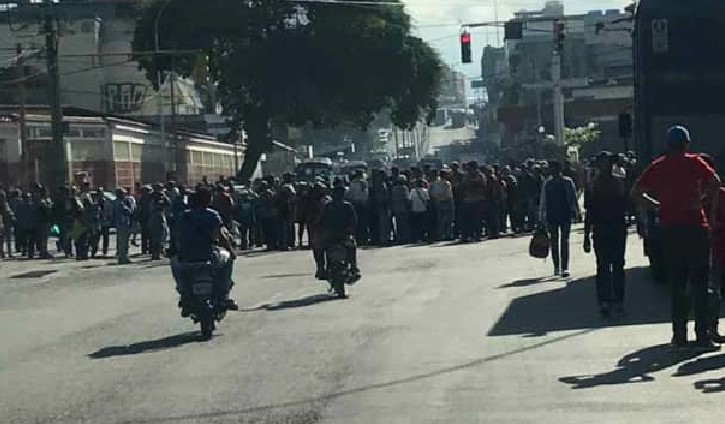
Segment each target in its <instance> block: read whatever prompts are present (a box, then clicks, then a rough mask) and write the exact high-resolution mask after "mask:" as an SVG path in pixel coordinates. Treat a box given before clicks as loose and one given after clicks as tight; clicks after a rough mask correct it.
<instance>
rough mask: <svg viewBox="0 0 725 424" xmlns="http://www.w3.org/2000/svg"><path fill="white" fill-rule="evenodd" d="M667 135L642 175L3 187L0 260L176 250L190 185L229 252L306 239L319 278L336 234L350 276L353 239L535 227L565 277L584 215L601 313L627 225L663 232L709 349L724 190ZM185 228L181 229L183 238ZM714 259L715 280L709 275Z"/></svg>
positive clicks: (433, 237) (631, 165)
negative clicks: (112, 247)
mask: <svg viewBox="0 0 725 424" xmlns="http://www.w3.org/2000/svg"><path fill="white" fill-rule="evenodd" d="M667 142H668V146H669V147H668V148H669V150H668V152H667V154H665V155H664V156H663V157H662V158H660V159H657V160H656V161H654V162H653V163H652V164H651V165H650V166H649V167H647V168H646V169H644V170H642V171H641V172H640V170H639V167H638V166H637V162H636V159H635V158H634V155H633V154H631V153H628V154H624V155H623V154H619V155H613V154H611V153H608V152H602V153H601V154H600V155H599V156H596V157H591V158H589V159H588V160H586V161H584V163H583V164H581V165H576V166H574V165H572V164H571V163H569V162H559V161H550V162H547V161H537V160H534V159H529V160H526V161H525V162H524V163H522V164H512V165H504V166H502V165H498V164H495V165H491V166H489V165H480V164H478V163H477V162H468V163H465V164H462V165H461V164H458V163H456V162H453V163H450V165H445V166H443V169H436V170H434V169H431V168H429V167H421V168H412V169H405V170H401V169H398V168H395V167H393V168H391V169H390V170H382V169H376V170H371V174H370V176H369V177H368V176H367V175H366V174H365V172H364V171H356V172H355V173H354V174H353V175H350V176H343V177H332V178H329V177H327V176H320V177H317V178H316V179H315V180H314V181H312V182H303V181H295V177H294V175H293V174H291V173H286V174H284V175H282V176H281V177H274V176H267V177H265V178H258V179H255V180H254V181H253V182H252V183H251V184H249V185H247V186H244V185H237V184H236V182H235V181H234V179H230V178H225V177H219V180H218V181H216V182H215V183H209V181H208V180H207V179H206V178H204V179H203V181H202V182H200V183H198V184H197V185H196V186H195V187H193V188H192V189H191V190H189V189H187V188H186V187H184V186H182V185H179V184H176V183H174V182H173V181H170V182H167V183H156V184H153V185H145V186H144V185H141V184H140V183H137V184H136V185H135V187H133V189H131V188H127V189H124V188H119V189H117V190H116V191H115V193H109V192H106V191H105V190H104V189H103V188H102V187H98V188H95V189H94V188H93V187H91V184H89V183H83V184H82V185H81V186H80V187H73V186H65V187H61V188H59V189H58V190H55V191H54V192H53V193H48V191H47V190H46V188H45V187H43V186H42V185H40V184H38V185H36V186H34V187H33V188H32V189H31V190H29V191H27V192H23V191H21V190H20V189H9V190H7V191H5V190H3V189H0V257H1V258H5V257H13V256H15V255H18V256H21V257H27V258H36V257H37V258H51V257H52V256H53V254H52V253H51V252H50V251H49V249H48V245H49V239H50V237H51V236H55V237H56V238H57V241H56V248H57V254H59V255H62V256H65V257H67V258H71V257H74V258H76V259H78V260H85V259H89V258H93V257H97V256H99V255H102V256H103V257H106V256H107V255H108V253H109V242H110V238H111V232H112V230H113V231H115V233H116V253H115V255H116V257H117V259H118V262H119V263H122V264H123V263H129V262H130V260H129V256H128V250H129V244H133V245H138V243H140V247H141V254H142V255H149V256H150V258H151V260H155V259H160V258H161V256H162V255H168V256H171V257H174V256H175V255H176V252H177V249H178V248H179V247H180V244H183V243H179V244H177V238H184V237H185V238H189V234H192V235H193V234H195V233H194V232H193V231H191V230H189V229H188V228H187V229H183V228H182V226H179V225H178V224H179V222H180V220H181V221H183V219H182V218H183V217H184V216H187V215H188V216H191V215H189V214H188V213H187V211H189V210H190V209H192V211H193V208H194V205H193V203H194V199H196V198H195V197H194V196H195V195H193V193H208V197H209V198H208V201H207V200H204V201H203V202H201V203H200V202H199V199H196V203H197V205H196V206H197V207H200V206H199V205H201V207H202V209H204V208H206V207H207V204H208V205H209V206H210V209H209V210H210V211H211V212H212V213H213V216H214V217H216V218H214V219H215V220H219V221H220V225H221V226H222V227H224V229H225V231H224V232H223V233H224V236H223V238H224V239H225V240H229V247H230V248H232V250H237V251H238V250H250V249H255V248H263V247H264V248H266V249H267V250H269V251H287V250H291V249H300V248H310V249H311V250H312V251H313V255H314V258H315V262H316V264H317V272H316V277H317V278H319V279H325V273H326V268H325V246H326V244H328V243H329V240H330V239H331V237H333V238H334V237H338V238H340V237H341V238H346V239H349V241H350V242H351V244H346V245H347V246H350V247H351V248H352V249H351V250H350V258H349V259H350V263H351V264H352V268H353V270H354V272H355V273H357V277H358V278H359V270H358V269H357V266H356V253H355V247H356V246H366V245H375V246H390V245H401V244H412V243H431V242H436V241H454V240H457V241H458V242H461V243H467V242H473V241H481V240H483V239H484V238H486V239H496V238H499V237H501V236H503V235H507V234H510V235H516V234H522V233H531V232H534V231H539V232H545V233H546V236H547V237H548V239H549V243H550V250H551V256H552V263H553V266H554V273H555V275H557V276H561V277H569V276H570V270H569V262H570V246H569V244H570V241H569V236H570V233H571V227H572V223H574V222H580V221H581V220H583V221H584V245H583V249H584V251H585V252H587V253H589V252H591V251H594V253H595V254H596V262H597V276H596V281H597V284H596V286H597V290H596V293H597V299H598V303H599V309H600V312H601V314H602V315H603V316H609V315H610V314H612V313H614V314H623V313H624V296H625V281H624V280H625V272H624V265H625V259H624V258H625V249H626V238H627V232H628V231H627V228H628V226H629V225H630V224H631V223H632V222H636V223H637V229H638V231H639V233H640V235H642V236H643V237H645V238H647V237H651V234H648V232H649V231H652V228H658V231H659V232H661V239H662V244H663V246H662V251H664V253H665V268H666V274H667V277H668V281H669V283H670V284H671V286H672V287H673V295H672V298H673V306H672V321H673V344H674V345H676V346H683V345H684V344H685V343H686V338H687V336H686V321H687V315H688V308H689V306H688V304H687V301H688V299H689V298H690V296H692V298H694V300H695V312H696V313H695V315H696V333H697V343H698V345H699V346H701V347H705V348H709V347H710V344H711V343H712V341H713V340H717V341H718V342H721V341H725V337H721V336H720V335H719V333H718V330H717V316H716V315H715V312H713V310H712V307H711V306H709V305H710V304H711V303H712V301H711V299H712V295H713V293H715V294H716V295H717V296H718V299H719V296H721V294H722V293H723V292H725V189H721V188H720V179H719V177H718V176H717V174H716V173H715V171H714V166H713V164H712V161H711V160H710V159H709V157H708V156H707V155H697V154H689V153H686V149H687V146H689V144H690V135H689V132H688V131H687V130H686V129H685V128H682V127H674V128H672V129H670V131H669V132H668V134H667ZM640 174H641V175H640ZM675 176H676V177H675ZM197 197H198V196H197ZM582 197H583V202H581V201H580V200H581V199H582ZM582 203H583V205H584V209H585V211H586V213H585V214H583V213H582V211H580V209H579V207H580V204H582ZM185 214H186V215H185ZM192 215H193V214H192ZM648 220H656V223H657V225H656V226H652V225H651V222H648ZM180 229H181V230H183V231H184V233H183V234H186V236H184V235H181V236H178V233H179V232H180ZM189 231H191V232H189ZM192 238H193V237H192ZM592 239H593V241H592ZM345 243H347V241H346V242H345ZM711 243H712V244H711ZM683 246H686V248H683ZM187 248H188V246H187ZM711 253H712V256H711ZM179 256H181V252H179ZM711 259H712V260H711ZM711 262H712V264H713V265H714V266H715V269H716V271H718V275H719V276H720V277H719V279H718V280H717V281H719V282H722V283H717V282H716V283H715V284H714V285H713V284H710V283H711V282H712V280H711V279H709V278H708V275H709V273H708V271H709V266H710V263H711ZM687 282H689V284H690V287H691V293H690V295H689V296H688V295H687V294H686V293H685V287H686V283H687ZM716 303H717V302H716Z"/></svg>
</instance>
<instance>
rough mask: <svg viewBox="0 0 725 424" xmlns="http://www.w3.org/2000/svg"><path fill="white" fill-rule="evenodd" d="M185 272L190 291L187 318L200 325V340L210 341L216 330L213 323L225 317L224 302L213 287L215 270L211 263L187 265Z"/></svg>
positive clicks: (225, 307)
mask: <svg viewBox="0 0 725 424" xmlns="http://www.w3.org/2000/svg"><path fill="white" fill-rule="evenodd" d="M187 272H188V274H187V275H188V280H187V281H188V282H189V284H190V290H191V296H190V301H191V304H190V311H189V318H191V319H192V320H193V321H194V323H195V324H199V325H200V327H201V337H202V339H204V340H210V339H211V338H212V336H213V334H214V330H215V329H216V325H215V322H220V321H221V320H223V319H224V317H225V316H226V313H227V305H226V301H225V299H224V296H223V295H222V294H221V293H220V290H218V289H217V288H216V287H215V284H214V278H215V269H214V266H213V265H212V264H211V263H208V262H207V263H196V264H189V265H188V266H187Z"/></svg>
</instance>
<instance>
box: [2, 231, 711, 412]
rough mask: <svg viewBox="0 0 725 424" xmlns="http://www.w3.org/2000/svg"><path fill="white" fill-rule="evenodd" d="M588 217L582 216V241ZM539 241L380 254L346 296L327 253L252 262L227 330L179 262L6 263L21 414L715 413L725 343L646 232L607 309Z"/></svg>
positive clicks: (13, 395) (6, 392)
mask: <svg viewBox="0 0 725 424" xmlns="http://www.w3.org/2000/svg"><path fill="white" fill-rule="evenodd" d="M580 237H581V236H580V235H579V234H575V240H576V243H580ZM527 242H528V240H527V239H525V238H521V239H514V240H511V239H507V240H497V241H493V242H484V243H481V244H472V245H465V246H457V245H446V244H439V245H434V246H419V247H396V248H388V249H375V250H367V251H364V252H362V253H361V260H360V262H361V265H362V269H363V271H364V274H365V276H364V280H363V281H362V282H360V283H359V285H358V286H356V287H354V288H353V290H352V297H351V298H350V299H349V300H346V301H337V300H334V301H333V300H330V299H329V298H328V297H327V296H326V295H325V294H324V293H325V287H324V286H323V285H322V284H321V283H318V282H315V281H313V280H312V279H311V278H310V277H309V275H310V273H311V272H312V264H311V257H310V254H309V252H292V253H280V254H264V253H254V254H252V255H250V256H247V257H245V258H242V259H241V260H240V261H239V263H238V266H237V269H236V276H235V279H236V282H237V286H236V287H235V289H234V296H235V297H236V298H237V299H238V301H239V303H240V305H242V306H243V308H244V310H243V311H240V312H238V313H233V314H230V316H228V318H227V319H226V320H225V321H224V322H223V323H222V324H221V327H220V329H219V331H218V333H217V335H216V336H215V337H214V339H213V340H212V341H211V342H208V343H200V342H198V341H197V336H196V333H195V331H196V328H195V327H194V326H193V325H192V324H191V322H189V321H186V320H182V319H181V318H180V317H179V316H178V311H177V310H176V308H175V303H176V298H175V296H174V293H173V290H172V282H171V279H170V276H169V271H168V269H167V267H166V265H165V264H164V263H150V262H143V263H137V264H134V265H129V266H106V265H105V264H106V263H108V262H110V261H108V260H105V261H104V260H98V261H95V262H86V263H82V264H78V263H73V262H66V261H58V262H5V263H3V264H2V265H1V266H0V334H1V335H2V343H0V382H2V383H0V417H2V418H0V422H2V423H8V424H10V423H19V424H29V423H93V424H101V423H103V424H105V423H129V424H130V423H137V424H141V423H245V424H247V423H249V424H251V423H257V424H259V423H277V424H307V423H330V424H339V423H360V424H370V423H385V424H388V423H411V424H420V423H456V424H461V423H540V422H544V423H577V424H582V423H608V424H609V423H623V422H631V423H682V422H691V423H702V422H712V421H713V420H716V419H717V418H718V417H719V412H720V411H722V409H723V407H722V398H721V397H720V396H716V395H711V394H705V393H709V392H713V393H716V392H720V391H723V390H725V378H724V377H723V376H724V375H725V370H721V369H720V368H721V367H723V366H725V355H723V354H717V353H716V354H711V355H709V356H703V357H700V358H694V357H692V356H688V355H677V354H674V353H672V352H671V351H670V350H669V349H667V348H666V347H664V346H662V345H661V343H663V342H666V341H668V339H669V325H668V324H667V323H666V321H667V315H668V313H667V295H666V293H665V291H664V290H663V289H661V288H658V287H657V286H655V285H654V284H653V283H651V282H649V281H647V279H646V275H647V272H646V270H645V269H644V268H642V265H643V264H644V262H643V259H642V257H641V248H639V247H638V245H637V243H636V241H635V240H633V239H632V240H631V243H630V253H629V256H630V257H629V266H630V267H631V268H630V270H629V271H628V277H629V279H630V281H629V292H628V307H629V314H628V316H627V317H626V318H624V319H622V320H620V321H610V322H605V321H602V320H601V319H599V317H598V316H597V314H596V313H595V311H594V308H593V303H594V283H593V280H592V278H591V274H592V268H593V258H591V257H586V258H585V257H584V256H583V254H581V253H579V249H575V251H576V252H577V253H576V254H575V257H574V261H573V263H574V267H573V272H574V279H573V280H571V281H563V280H557V279H552V278H545V279H541V278H540V277H541V276H545V275H548V274H549V273H550V265H548V264H546V263H544V262H543V261H538V260H532V259H529V258H528V257H527V256H526V255H525V254H524V252H525V250H526V245H527Z"/></svg>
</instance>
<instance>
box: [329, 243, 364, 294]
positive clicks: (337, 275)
mask: <svg viewBox="0 0 725 424" xmlns="http://www.w3.org/2000/svg"><path fill="white" fill-rule="evenodd" d="M347 249H348V246H347V244H346V242H336V243H334V244H333V245H332V246H330V247H329V248H328V249H327V263H328V271H327V281H328V282H329V283H330V288H331V292H332V293H334V294H336V295H337V297H339V298H340V299H346V298H347V293H346V290H345V287H346V286H351V285H353V284H355V283H356V282H357V281H358V279H359V278H358V277H357V276H356V274H355V273H354V272H353V269H352V265H351V264H350V261H349V258H348V252H347Z"/></svg>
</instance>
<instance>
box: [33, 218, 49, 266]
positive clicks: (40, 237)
mask: <svg viewBox="0 0 725 424" xmlns="http://www.w3.org/2000/svg"><path fill="white" fill-rule="evenodd" d="M49 234H50V225H49V224H42V223H41V224H38V228H36V229H35V245H36V247H37V248H38V254H39V255H40V257H41V258H47V257H49V256H50V255H49V254H48V235H49Z"/></svg>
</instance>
